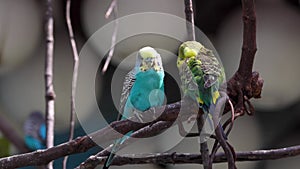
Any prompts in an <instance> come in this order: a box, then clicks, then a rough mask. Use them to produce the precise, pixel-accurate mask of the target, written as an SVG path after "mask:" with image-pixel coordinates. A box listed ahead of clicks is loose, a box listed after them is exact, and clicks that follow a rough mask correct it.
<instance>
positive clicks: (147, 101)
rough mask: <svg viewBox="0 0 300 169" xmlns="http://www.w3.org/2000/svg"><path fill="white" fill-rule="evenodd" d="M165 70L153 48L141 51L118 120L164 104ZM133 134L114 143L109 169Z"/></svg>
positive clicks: (127, 82) (128, 77) (105, 168)
mask: <svg viewBox="0 0 300 169" xmlns="http://www.w3.org/2000/svg"><path fill="white" fill-rule="evenodd" d="M164 76H165V74H164V69H163V65H162V61H161V57H160V55H159V53H157V51H156V50H155V49H153V48H152V47H144V48H142V49H140V50H139V52H138V53H137V57H136V64H135V67H134V68H133V69H132V70H131V71H130V72H129V73H128V74H127V75H126V77H125V80H124V83H123V90H122V94H121V99H120V109H119V111H120V113H122V115H120V114H119V117H118V120H123V119H126V118H128V117H130V116H131V115H133V113H135V112H144V111H146V110H148V109H150V108H151V107H156V106H161V105H163V103H164V98H165V95H164ZM130 134H132V132H129V133H127V134H126V135H125V136H123V137H122V138H120V139H118V140H116V141H115V142H114V145H113V148H112V150H111V152H110V154H109V156H108V158H107V160H106V161H105V163H104V166H103V169H108V168H109V166H110V164H111V162H112V160H113V157H114V155H115V153H116V152H117V151H118V149H119V147H120V145H121V144H122V143H123V142H124V141H125V139H126V138H128V137H129V136H130Z"/></svg>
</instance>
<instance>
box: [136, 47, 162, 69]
mask: <svg viewBox="0 0 300 169" xmlns="http://www.w3.org/2000/svg"><path fill="white" fill-rule="evenodd" d="M138 59H139V60H140V63H139V64H140V65H139V67H140V70H141V71H146V70H149V69H151V68H153V69H154V70H155V71H160V70H162V62H161V57H160V55H159V53H158V52H157V51H156V50H155V49H154V48H152V47H149V46H147V47H144V48H142V49H140V50H139V52H138Z"/></svg>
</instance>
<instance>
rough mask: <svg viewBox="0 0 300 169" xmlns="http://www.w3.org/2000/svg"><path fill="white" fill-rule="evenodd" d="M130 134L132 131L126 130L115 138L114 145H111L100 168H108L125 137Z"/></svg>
mask: <svg viewBox="0 0 300 169" xmlns="http://www.w3.org/2000/svg"><path fill="white" fill-rule="evenodd" d="M131 134H132V131H130V132H128V133H127V134H126V135H125V136H123V137H122V138H119V139H117V140H115V142H114V145H113V147H112V149H111V151H110V152H109V154H108V156H107V158H106V160H105V162H104V165H103V168H102V169H108V168H109V167H110V165H111V163H112V162H113V159H114V157H115V155H116V152H117V151H119V149H120V146H121V145H122V144H123V143H124V141H125V140H126V139H128V138H129V137H130V135H131Z"/></svg>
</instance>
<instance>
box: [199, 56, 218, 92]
mask: <svg viewBox="0 0 300 169" xmlns="http://www.w3.org/2000/svg"><path fill="white" fill-rule="evenodd" d="M197 57H199V59H200V60H201V70H202V71H203V74H204V76H203V79H204V87H205V88H209V87H211V86H213V85H214V84H215V83H216V82H217V81H218V79H219V78H220V76H222V67H221V65H220V63H219V61H218V59H217V58H216V57H215V56H214V54H213V52H212V51H211V50H206V51H204V52H200V53H199V54H198V56H197Z"/></svg>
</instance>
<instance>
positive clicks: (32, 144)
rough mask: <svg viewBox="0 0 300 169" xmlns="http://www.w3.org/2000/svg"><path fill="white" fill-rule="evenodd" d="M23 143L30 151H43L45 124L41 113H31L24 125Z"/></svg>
mask: <svg viewBox="0 0 300 169" xmlns="http://www.w3.org/2000/svg"><path fill="white" fill-rule="evenodd" d="M24 133H25V136H24V141H25V144H26V146H27V147H28V148H29V149H30V150H38V149H44V148H46V146H45V141H46V124H45V119H44V116H43V115H42V113H41V112H38V111H35V112H32V113H31V114H30V115H29V117H28V118H27V120H26V121H25V123H24Z"/></svg>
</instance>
